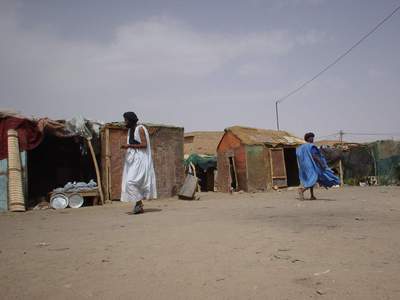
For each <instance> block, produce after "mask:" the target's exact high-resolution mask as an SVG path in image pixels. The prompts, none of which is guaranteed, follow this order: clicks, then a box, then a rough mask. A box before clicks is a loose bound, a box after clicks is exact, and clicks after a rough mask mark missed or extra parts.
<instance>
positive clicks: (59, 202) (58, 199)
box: [50, 193, 68, 209]
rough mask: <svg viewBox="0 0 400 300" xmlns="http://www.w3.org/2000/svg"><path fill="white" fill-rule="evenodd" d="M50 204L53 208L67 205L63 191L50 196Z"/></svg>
mask: <svg viewBox="0 0 400 300" xmlns="http://www.w3.org/2000/svg"><path fill="white" fill-rule="evenodd" d="M50 206H51V207H52V208H54V209H64V208H66V207H67V206H68V197H67V196H66V195H65V194H63V193H57V194H54V195H53V196H51V198H50Z"/></svg>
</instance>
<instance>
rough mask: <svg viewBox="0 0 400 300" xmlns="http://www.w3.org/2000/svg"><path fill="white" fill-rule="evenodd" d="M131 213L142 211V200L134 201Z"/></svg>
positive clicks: (136, 213) (140, 212)
mask: <svg viewBox="0 0 400 300" xmlns="http://www.w3.org/2000/svg"><path fill="white" fill-rule="evenodd" d="M133 213H134V214H135V215H138V214H142V213H144V208H143V202H142V201H138V202H137V203H136V205H135V207H134V208H133Z"/></svg>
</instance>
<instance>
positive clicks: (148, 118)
mask: <svg viewBox="0 0 400 300" xmlns="http://www.w3.org/2000/svg"><path fill="white" fill-rule="evenodd" d="M399 4H400V2H399V1H398V0H396V1H395V0H375V1H372V0H347V1H345V0H268V1H267V0H247V1H234V0H221V1H218V0H212V1H210V0H202V1H198V0H197V1H191V0H181V1H178V0H174V1H167V0H165V1H163V0H158V1H155V0H146V1H132V0H114V1H108V0H107V1H106V0H92V1H90V0H80V1H73V0H69V1H67V0H64V1H61V0H47V1H45V0H20V1H13V0H0V108H7V109H14V110H17V111H19V112H21V113H23V114H26V115H33V116H37V117H41V116H48V117H50V118H67V119H69V118H71V117H73V116H77V115H82V116H85V117H88V118H92V119H96V120H101V121H118V120H121V115H122V113H123V112H124V111H128V110H133V111H135V112H137V114H138V116H139V118H140V119H141V120H142V121H144V122H154V123H167V124H172V125H177V126H183V127H185V130H186V131H192V130H223V129H224V128H226V127H228V126H232V125H244V126H251V127H259V128H272V129H275V127H276V125H275V110H274V109H275V106H274V102H275V100H276V99H277V98H279V97H281V96H283V95H285V94H286V93H288V92H290V91H291V90H292V89H294V88H295V87H297V86H298V85H299V84H301V83H302V82H304V81H305V80H308V79H310V78H311V77H312V76H313V75H315V74H316V73H317V72H319V71H320V70H321V69H322V68H323V67H325V66H326V65H327V64H328V63H330V62H331V61H332V60H333V59H335V58H336V57H337V56H339V55H340V54H342V53H343V52H344V51H345V50H347V49H348V48H349V47H350V46H352V44H354V43H355V42H356V41H357V40H358V39H359V38H360V37H361V36H362V35H364V34H365V33H366V32H368V31H369V30H370V29H372V28H373V27H374V26H375V25H376V24H377V23H378V22H379V21H380V20H382V19H383V18H384V17H385V16H386V15H388V14H389V13H390V12H391V11H393V10H394V9H395V8H396V7H397V6H398V5H399ZM399 29H400V12H399V13H397V14H396V15H394V16H393V17H392V18H391V19H390V20H389V21H388V22H387V23H385V24H384V26H383V27H382V28H380V29H379V30H378V31H377V32H375V33H374V34H373V35H372V36H370V38H369V39H367V40H366V41H365V42H364V43H362V44H361V45H360V46H359V47H357V48H356V49H355V50H354V51H353V52H351V54H350V55H348V56H347V57H345V58H344V59H343V60H342V61H341V62H340V63H339V64H338V65H336V66H335V67H334V68H332V69H330V70H329V71H328V72H327V73H325V74H324V75H323V76H321V77H320V78H318V79H317V80H316V81H314V82H313V83H311V84H310V85H309V86H307V87H306V88H305V89H303V90H302V91H301V92H299V93H297V94H296V95H294V96H292V97H291V98H289V99H288V100H286V101H285V102H283V103H282V104H281V105H280V113H281V114H280V119H281V128H282V129H284V130H288V131H290V132H292V133H294V134H296V135H299V136H302V135H303V134H304V132H306V131H314V132H315V133H316V134H317V137H319V136H324V135H328V134H331V133H334V132H337V131H339V130H340V129H343V130H344V131H348V132H356V133H358V132H361V133H370V132H377V133H381V132H382V133H396V134H397V136H396V135H393V134H392V135H391V136H374V137H365V136H363V137H351V136H347V137H345V139H348V140H352V139H360V138H361V139H371V138H391V137H392V136H393V137H394V138H400V121H399V116H400V57H399V53H400V32H399Z"/></svg>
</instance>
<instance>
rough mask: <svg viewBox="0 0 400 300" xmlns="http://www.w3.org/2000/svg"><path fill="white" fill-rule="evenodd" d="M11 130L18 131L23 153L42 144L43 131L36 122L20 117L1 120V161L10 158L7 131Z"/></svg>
mask: <svg viewBox="0 0 400 300" xmlns="http://www.w3.org/2000/svg"><path fill="white" fill-rule="evenodd" d="M9 129H15V130H17V131H18V140H19V148H20V150H21V151H23V150H32V149H34V148H36V147H37V146H38V145H39V144H40V143H41V142H42V139H43V130H40V128H39V127H38V124H37V123H36V122H35V121H32V120H29V119H24V118H18V117H6V118H2V119H0V139H1V140H0V160H1V159H5V158H7V157H8V149H7V147H8V136H7V131H8V130H9Z"/></svg>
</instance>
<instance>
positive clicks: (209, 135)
mask: <svg viewBox="0 0 400 300" xmlns="http://www.w3.org/2000/svg"><path fill="white" fill-rule="evenodd" d="M223 135H224V132H223V131H195V132H188V133H185V150H184V152H185V154H187V155H190V154H199V155H216V153H217V146H218V144H219V142H220V141H221V138H222V136H223Z"/></svg>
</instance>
